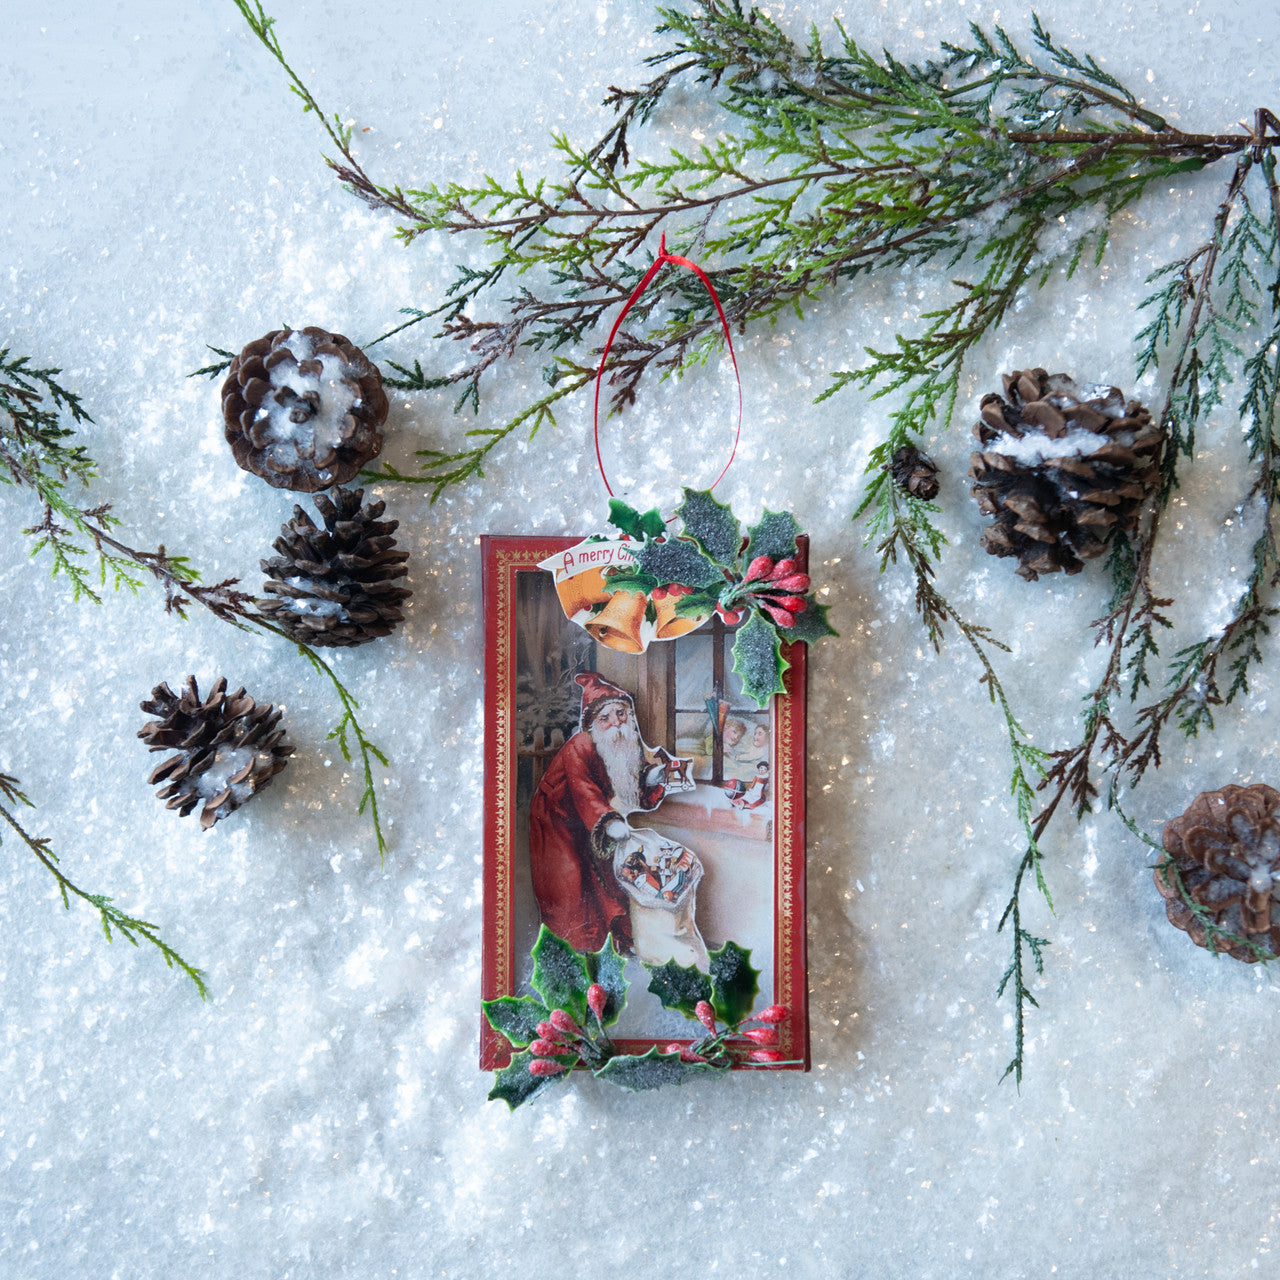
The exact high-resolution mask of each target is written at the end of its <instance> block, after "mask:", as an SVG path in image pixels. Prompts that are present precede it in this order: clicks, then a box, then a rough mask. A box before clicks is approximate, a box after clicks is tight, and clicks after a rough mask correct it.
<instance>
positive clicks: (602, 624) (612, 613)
mask: <svg viewBox="0 0 1280 1280" xmlns="http://www.w3.org/2000/svg"><path fill="white" fill-rule="evenodd" d="M648 603H649V597H648V596H644V595H640V594H638V593H637V592H634V591H615V592H614V593H613V595H612V596H610V597H609V603H608V604H607V605H605V607H604V608H603V609H601V610H600V612H599V613H597V614H596V616H595V617H594V618H592V619H591V621H590V622H587V623H585V624H584V625H585V627H586V629H587V630H588V631H589V632H590V633H591V635H592V637H593V638H594V639H596V640H598V641H599V642H600V643H601V644H602V645H606V646H607V647H608V648H610V649H616V650H617V651H618V652H619V653H643V652H644V641H643V640H641V639H640V624H641V623H642V622H643V621H644V611H645V606H646V605H647V604H648Z"/></svg>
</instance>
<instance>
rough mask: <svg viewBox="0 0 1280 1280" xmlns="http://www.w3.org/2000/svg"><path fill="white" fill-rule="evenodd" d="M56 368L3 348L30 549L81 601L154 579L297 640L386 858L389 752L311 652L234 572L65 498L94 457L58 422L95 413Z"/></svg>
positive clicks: (7, 430)
mask: <svg viewBox="0 0 1280 1280" xmlns="http://www.w3.org/2000/svg"><path fill="white" fill-rule="evenodd" d="M213 350H215V351H216V350H218V349H217V348H213ZM60 372H61V370H59V369H32V368H31V366H30V362H29V360H28V359H27V357H25V356H23V357H17V358H10V356H9V351H8V350H7V349H6V350H4V351H0V379H3V381H0V410H2V411H3V413H2V414H0V481H5V482H7V483H9V484H10V485H12V486H14V487H15V488H18V489H26V490H28V491H30V492H32V493H33V494H34V495H35V497H36V499H37V500H38V502H39V503H40V509H41V513H42V514H41V519H40V521H39V522H38V523H37V524H35V525H32V526H31V527H30V528H29V529H27V530H25V531H24V532H25V533H27V534H29V535H32V536H34V537H35V539H36V541H35V543H34V545H33V548H32V552H31V554H32V555H37V554H39V553H41V552H43V551H47V552H48V553H49V554H50V556H51V557H52V561H53V564H52V573H53V576H54V577H55V578H56V577H59V576H63V577H65V578H67V579H68V580H69V582H70V585H71V592H72V599H73V600H80V599H82V598H83V599H89V600H92V601H93V602H94V603H98V604H100V603H101V602H102V596H101V594H100V592H99V590H98V588H100V587H102V586H103V585H105V584H106V583H107V581H108V579H110V581H111V585H112V587H113V588H114V589H119V588H121V587H127V588H128V589H129V590H130V591H133V592H135V593H136V592H137V591H138V590H139V589H140V588H141V587H142V585H143V583H144V582H145V581H147V580H148V579H151V580H154V581H155V582H158V583H159V584H160V586H161V587H162V588H163V589H164V593H165V594H164V607H165V612H166V613H173V614H176V615H177V616H178V617H185V616H186V610H187V608H188V605H189V604H191V603H195V604H198V605H200V606H201V607H202V608H204V609H207V610H208V611H209V612H210V613H212V614H213V616H214V617H215V618H217V619H218V620H219V621H221V622H226V623H229V624H230V625H231V626H235V627H239V628H240V629H241V630H252V629H254V628H256V629H258V630H259V631H261V632H269V633H271V634H273V635H277V636H280V637H281V638H282V639H284V640H287V641H288V642H289V643H290V644H291V645H296V646H297V648H298V649H299V650H300V651H301V652H302V654H303V656H304V657H306V659H307V660H308V661H309V662H310V663H311V665H312V666H313V667H314V668H315V669H316V670H317V671H320V672H322V673H323V674H324V675H326V676H327V677H328V679H329V680H330V682H331V683H332V684H333V686H334V689H335V691H336V692H337V694H338V698H339V701H340V703H341V705H342V711H343V715H342V719H341V720H340V721H339V723H338V726H337V728H336V729H335V730H334V732H333V733H332V734H330V737H335V736H337V737H338V740H339V745H340V746H341V748H342V751H343V755H344V757H345V758H347V759H348V760H349V759H350V758H351V757H350V754H349V747H348V746H347V734H348V733H350V734H351V736H352V737H353V738H354V740H355V744H356V748H357V749H358V751H359V753H360V757H361V763H362V766H363V772H364V779H365V791H364V794H363V795H362V797H361V799H360V803H359V806H358V808H357V812H358V813H359V814H363V813H364V812H365V810H366V809H368V811H369V816H370V820H371V821H372V823H373V830H374V836H375V839H376V841H377V846H378V853H379V855H380V856H381V857H383V858H385V856H386V849H387V843H386V839H385V837H384V834H383V831H382V824H381V819H380V815H379V813H378V805H377V798H376V796H374V795H373V794H372V788H373V782H372V776H373V765H372V761H373V759H375V758H376V759H377V760H379V761H381V763H382V764H384V765H386V764H387V758H386V756H385V755H384V754H383V753H382V751H381V750H380V749H379V748H378V747H377V746H376V745H375V744H374V743H373V742H372V741H371V740H370V739H369V738H368V737H367V736H366V734H365V733H364V730H363V728H362V727H361V725H360V723H359V720H358V719H357V717H356V711H357V709H358V707H359V703H358V702H356V700H355V698H354V697H353V696H352V695H351V693H350V691H349V690H348V689H346V687H345V686H344V685H343V684H342V682H341V680H339V678H338V676H337V674H336V672H335V671H334V670H333V668H332V667H330V665H329V664H328V663H327V662H326V661H325V660H324V659H323V658H322V657H320V655H319V654H318V653H316V652H315V650H314V649H312V648H311V647H310V646H309V645H306V644H301V643H299V642H298V641H296V640H294V639H293V637H292V636H289V635H288V634H287V633H285V632H284V631H282V630H280V629H279V628H278V627H276V626H275V625H274V624H273V623H271V622H269V621H267V619H265V618H263V617H262V616H261V615H259V614H258V613H257V611H256V610H255V609H254V608H253V607H252V606H253V603H254V598H253V596H251V595H249V594H248V593H246V592H244V591H241V590H239V589H238V587H239V580H238V579H236V578H226V579H223V580H222V581H221V582H215V583H209V584H206V583H203V582H201V580H200V574H199V572H198V571H197V570H196V569H195V568H194V567H193V566H192V564H191V562H190V560H189V559H188V558H187V557H186V556H182V555H174V554H171V553H170V552H168V551H167V550H166V549H165V547H164V546H163V545H161V546H160V547H158V548H157V549H156V550H155V551H143V550H139V549H138V548H136V547H132V546H130V545H128V544H127V543H125V542H123V541H121V540H120V539H119V538H118V537H116V536H115V534H114V533H113V532H112V531H113V530H114V529H116V528H118V526H119V521H118V520H117V519H116V518H115V516H113V515H112V514H111V509H110V507H109V506H107V505H101V506H97V507H79V506H76V505H75V504H74V503H72V502H71V501H70V500H69V499H68V498H67V497H66V495H65V486H66V483H67V481H68V480H69V479H72V478H74V479H78V480H80V481H81V482H82V483H84V484H85V485H87V484H88V483H89V481H90V480H91V479H92V478H93V477H94V476H96V474H97V464H96V463H95V462H94V460H93V459H92V458H91V457H90V456H89V455H88V453H87V452H86V450H85V448H84V446H83V445H79V444H74V445H71V444H68V443H66V442H67V440H68V439H69V437H71V436H72V435H74V428H72V427H68V426H64V425H63V424H62V421H61V413H62V412H66V413H68V414H70V415H71V417H72V419H73V420H74V421H75V422H76V423H81V422H91V421H92V419H91V418H90V417H89V416H88V414H87V413H85V411H84V409H83V406H82V404H81V402H80V398H79V397H78V396H76V395H75V394H74V393H73V392H70V391H68V390H66V389H65V388H64V387H62V386H61V385H60V384H59V383H58V382H57V381H56V376H57V375H58V374H59V373H60ZM86 544H87V545H86ZM90 554H92V556H93V557H94V558H95V559H96V570H90V569H89V568H87V567H86V564H85V560H86V558H87V557H88V556H89V555H90Z"/></svg>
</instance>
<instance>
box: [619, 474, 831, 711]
mask: <svg viewBox="0 0 1280 1280" xmlns="http://www.w3.org/2000/svg"><path fill="white" fill-rule="evenodd" d="M676 514H677V515H678V516H679V517H680V518H681V522H682V528H681V533H680V536H679V537H672V536H670V535H668V534H667V533H666V532H665V530H666V525H665V523H663V522H662V517H661V516H660V515H659V514H658V513H657V512H656V511H651V512H647V513H646V514H645V515H644V516H643V517H642V516H640V514H639V513H638V512H636V511H633V510H632V508H630V507H628V506H626V505H625V504H624V503H620V502H618V501H617V500H616V499H615V500H614V501H612V502H611V503H610V504H609V519H610V523H611V524H613V525H615V526H616V527H618V528H619V529H622V530H623V532H624V533H627V534H628V536H633V537H636V538H637V539H639V541H638V542H637V545H636V549H635V566H634V567H633V568H632V567H624V568H622V569H619V570H617V571H615V572H612V573H610V574H608V575H607V578H606V581H607V582H608V584H609V586H610V587H611V588H612V589H613V590H615V591H633V592H639V593H642V594H647V593H649V592H651V591H652V590H653V589H654V588H655V587H660V586H661V587H665V586H670V585H671V584H673V583H674V584H678V585H680V586H683V587H690V588H692V591H691V592H690V593H689V594H688V595H684V596H681V597H680V598H679V599H678V600H677V602H676V613H677V614H678V615H679V616H681V617H700V618H705V617H706V616H707V614H709V613H710V612H711V611H712V610H713V609H720V610H721V611H722V612H723V613H725V614H726V615H727V614H729V613H730V611H731V612H732V614H734V615H737V614H741V613H742V612H744V611H746V612H749V614H750V616H749V617H748V619H747V621H746V623H745V624H744V625H743V626H742V627H741V628H740V629H739V631H738V633H737V635H736V637H735V639H734V645H733V659H734V666H733V669H734V670H735V671H736V672H737V673H738V674H739V675H740V676H741V677H742V681H743V690H744V692H745V693H746V694H747V696H748V697H751V698H753V699H755V701H756V703H757V705H758V706H761V707H764V706H767V705H768V703H769V699H770V698H772V697H773V695H774V694H775V693H785V691H786V690H785V686H784V685H783V683H782V673H783V672H784V671H786V669H787V667H788V666H789V665H790V664H789V663H788V662H787V660H786V659H785V658H784V657H783V656H782V644H783V642H784V641H788V642H792V643H796V642H798V643H806V644H807V643H812V642H813V641H815V640H820V639H821V638H822V637H823V636H833V635H836V634H838V633H837V632H836V630H835V628H834V627H832V626H831V624H830V623H829V622H828V621H827V606H826V605H820V604H818V603H817V601H816V600H815V598H814V597H813V596H812V595H811V594H810V593H809V590H808V575H801V574H799V573H797V572H793V573H792V574H786V575H784V576H783V577H781V578H777V576H776V575H772V576H770V571H769V570H766V575H765V576H763V577H755V578H753V579H752V580H751V581H750V582H748V581H747V574H748V572H749V565H750V564H752V563H755V561H756V558H757V556H765V557H767V559H768V560H769V562H770V570H772V569H774V568H777V573H778V574H782V572H783V570H782V567H780V566H781V565H782V564H783V563H784V562H785V561H786V560H787V559H791V558H794V556H795V555H796V553H797V544H796V539H797V538H798V537H799V534H800V529H799V526H798V525H797V524H796V522H795V518H794V517H793V516H792V515H790V513H786V512H774V511H766V512H765V513H764V517H763V518H762V519H761V521H760V523H759V524H757V525H753V526H752V527H751V528H750V529H749V530H748V531H747V536H746V538H745V539H744V536H743V533H742V526H741V525H740V523H739V522H738V519H737V517H736V516H735V515H734V514H733V512H732V511H731V510H730V509H729V507H728V506H727V505H726V504H724V503H721V502H717V501H716V499H715V498H714V497H712V495H711V491H710V490H709V489H685V490H684V501H683V502H682V503H681V504H680V506H679V507H678V508H677V509H676ZM645 521H649V525H648V526H647V527H646V526H645V525H644V523H643V522H645ZM655 526H656V528H657V532H656V533H651V532H649V531H648V529H649V528H653V527H655ZM744 547H745V548H746V550H747V553H748V554H747V556H746V557H744V555H743V549H744ZM752 547H755V548H757V549H758V548H760V547H770V548H772V549H774V550H778V551H781V552H784V553H785V554H784V555H783V556H781V557H779V558H778V566H775V565H774V564H773V561H774V557H772V556H768V555H767V553H766V552H764V551H759V550H757V552H756V554H755V555H752V554H751V548H752ZM801 579H802V580H803V581H802V585H796V584H797V582H800V581H801ZM796 599H802V600H803V601H804V606H803V608H802V609H801V608H800V606H799V605H798V604H795V603H794V601H795V600H796ZM784 601H792V604H791V606H790V608H789V609H788V610H787V612H786V615H785V617H790V618H791V624H790V626H786V625H784V624H785V617H781V615H779V614H778V613H777V612H776V611H777V610H779V609H781V608H782V606H783V602H784ZM795 609H799V610H800V611H799V612H792V610H795ZM780 618H781V620H780Z"/></svg>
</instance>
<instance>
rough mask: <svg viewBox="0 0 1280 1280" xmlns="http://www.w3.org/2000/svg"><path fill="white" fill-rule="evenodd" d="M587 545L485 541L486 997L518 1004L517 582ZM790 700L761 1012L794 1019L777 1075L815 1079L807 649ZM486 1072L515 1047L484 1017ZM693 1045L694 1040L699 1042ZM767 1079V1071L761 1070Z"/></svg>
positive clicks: (783, 1034)
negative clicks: (781, 1011) (765, 1008)
mask: <svg viewBox="0 0 1280 1280" xmlns="http://www.w3.org/2000/svg"><path fill="white" fill-rule="evenodd" d="M581 540H582V539H581V538H564V537H559V538H556V537H537V536H533V537H530V536H510V537H506V536H485V537H482V538H481V539H480V555H481V562H482V571H481V583H482V591H483V596H484V663H485V679H484V719H485V732H484V795H485V798H486V805H485V820H484V867H483V883H484V907H483V913H482V919H483V943H482V949H481V965H480V998H481V999H482V1000H495V999H497V998H498V997H500V996H509V995H516V994H518V992H517V991H516V977H515V974H516V956H515V953H514V948H513V931H512V916H513V914H514V909H515V904H514V892H513V887H512V886H513V879H512V870H513V865H514V862H513V860H514V857H515V850H514V848H513V847H512V832H513V829H514V824H513V818H514V805H515V774H516V759H515V737H514V732H513V724H514V718H515V674H516V673H515V661H516V652H515V582H516V578H515V575H516V574H517V573H527V572H534V573H544V572H546V571H545V570H543V569H539V568H538V567H537V566H538V563H539V562H540V561H542V560H545V559H546V558H547V557H548V556H551V555H554V554H555V553H556V552H558V551H564V550H567V549H568V548H569V547H572V546H574V545H576V544H577V543H578V542H580V541H581ZM808 550H809V548H808V539H807V538H805V537H801V538H800V539H799V553H798V555H797V557H796V559H797V561H798V562H799V564H798V567H799V568H801V569H802V570H807V567H808ZM784 655H785V656H786V658H787V660H788V661H789V662H790V664H791V665H790V667H789V668H788V669H787V671H786V672H785V673H784V675H783V683H784V684H785V686H786V689H787V693H786V696H785V697H780V698H779V699H777V700H776V703H775V707H774V760H775V767H774V772H773V784H774V807H775V813H774V823H773V832H774V834H773V851H774V893H775V897H774V966H773V968H774V989H773V992H772V993H771V994H770V993H769V992H764V993H763V994H762V998H761V1000H762V1004H781V1005H785V1006H786V1007H787V1010H788V1014H787V1018H786V1020H785V1021H784V1022H783V1023H781V1024H780V1025H779V1027H778V1032H779V1035H780V1038H781V1043H780V1044H779V1045H778V1048H779V1049H780V1050H781V1052H782V1054H783V1057H784V1058H786V1059H789V1060H794V1061H793V1062H792V1064H791V1065H789V1066H786V1067H779V1068H777V1069H778V1070H791V1071H807V1070H809V1066H810V1058H809V985H808V939H807V929H806V919H805V733H806V720H805V711H806V700H805V698H806V692H807V687H808V680H807V666H806V663H807V658H808V646H807V645H804V644H794V645H788V646H787V647H786V648H785V649H784ZM478 1016H479V1018H480V1067H481V1069H482V1070H485V1071H492V1070H495V1069H497V1068H499V1067H504V1066H506V1065H507V1063H508V1062H509V1061H510V1060H511V1048H510V1045H508V1043H507V1041H506V1039H505V1038H504V1037H503V1036H501V1035H500V1034H499V1033H498V1032H497V1031H495V1030H494V1029H493V1028H492V1027H491V1026H490V1025H489V1024H488V1022H487V1021H486V1020H485V1019H484V1016H483V1015H482V1014H478ZM693 1038H694V1037H690V1040H689V1043H692V1040H693ZM618 1043H619V1046H620V1047H621V1048H622V1049H623V1050H624V1051H625V1052H629V1053H643V1052H644V1051H645V1050H646V1049H647V1048H649V1047H650V1046H651V1045H655V1044H658V1045H666V1044H669V1043H671V1039H670V1037H663V1038H662V1039H661V1040H625V1041H619V1042H618ZM756 1069H757V1070H758V1068H756Z"/></svg>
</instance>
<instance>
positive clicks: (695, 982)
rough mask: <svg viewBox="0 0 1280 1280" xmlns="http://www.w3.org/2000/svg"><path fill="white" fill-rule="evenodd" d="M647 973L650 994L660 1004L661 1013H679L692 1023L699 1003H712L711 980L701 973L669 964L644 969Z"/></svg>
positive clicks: (671, 961)
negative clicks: (663, 1010)
mask: <svg viewBox="0 0 1280 1280" xmlns="http://www.w3.org/2000/svg"><path fill="white" fill-rule="evenodd" d="M645 968H646V969H648V970H649V990H650V991H652V992H653V994H654V995H655V996H657V997H658V999H659V1000H661V1001H662V1007H663V1008H664V1009H679V1010H680V1012H681V1013H683V1014H684V1016H685V1017H686V1018H691V1019H693V1020H694V1021H695V1022H696V1021H697V1018H698V1015H697V1013H696V1012H695V1011H694V1010H695V1009H696V1007H697V1004H698V1001H699V1000H710V999H711V979H710V978H708V977H707V975H706V974H705V973H703V972H702V970H701V969H695V968H693V966H691V965H690V966H688V967H686V966H685V965H682V964H676V962H675V961H674V960H668V961H667V962H666V964H659V965H645Z"/></svg>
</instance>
